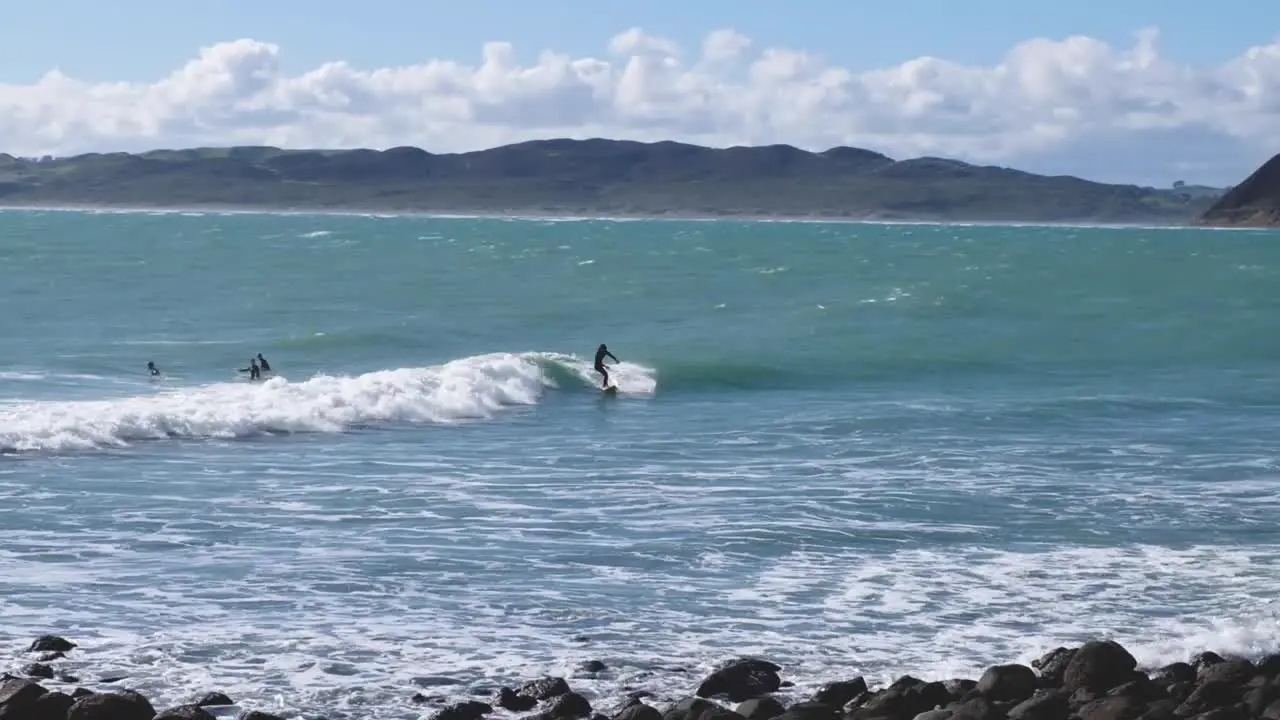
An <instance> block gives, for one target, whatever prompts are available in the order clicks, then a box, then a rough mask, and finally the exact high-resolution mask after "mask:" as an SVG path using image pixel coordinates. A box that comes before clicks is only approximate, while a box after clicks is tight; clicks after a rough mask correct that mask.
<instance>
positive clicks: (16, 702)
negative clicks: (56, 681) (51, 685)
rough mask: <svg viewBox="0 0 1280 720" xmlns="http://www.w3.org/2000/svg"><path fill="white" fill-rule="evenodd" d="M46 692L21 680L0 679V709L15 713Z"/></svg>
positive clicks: (29, 682) (31, 683)
mask: <svg viewBox="0 0 1280 720" xmlns="http://www.w3.org/2000/svg"><path fill="white" fill-rule="evenodd" d="M46 692H47V691H46V690H45V689H44V688H43V687H41V686H39V685H37V684H35V683H33V682H31V681H30V680H23V679H22V678H15V677H6V678H4V679H0V709H3V710H11V711H13V712H15V713H16V712H17V711H18V710H19V709H21V708H25V707H30V706H31V704H32V703H34V702H35V701H36V698H38V697H40V696H41V695H44V694H45V693H46Z"/></svg>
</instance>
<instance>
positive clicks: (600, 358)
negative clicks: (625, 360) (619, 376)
mask: <svg viewBox="0 0 1280 720" xmlns="http://www.w3.org/2000/svg"><path fill="white" fill-rule="evenodd" d="M606 357H611V358H613V361H614V362H615V363H616V362H622V361H621V360H619V359H618V358H617V357H615V356H614V354H613V353H611V352H609V348H608V347H606V346H605V344H604V343H600V347H598V348H596V372H598V373H600V374H601V375H603V376H604V382H602V383H600V387H602V388H607V387H609V371H608V370H605V369H604V359H605V358H606Z"/></svg>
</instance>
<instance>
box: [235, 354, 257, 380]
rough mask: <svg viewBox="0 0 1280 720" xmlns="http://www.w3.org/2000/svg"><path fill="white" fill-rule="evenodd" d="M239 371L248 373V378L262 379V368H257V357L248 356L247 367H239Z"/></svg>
mask: <svg viewBox="0 0 1280 720" xmlns="http://www.w3.org/2000/svg"><path fill="white" fill-rule="evenodd" d="M240 372H247V373H249V379H250V380H261V379H262V370H261V369H259V368H258V358H249V367H247V368H240Z"/></svg>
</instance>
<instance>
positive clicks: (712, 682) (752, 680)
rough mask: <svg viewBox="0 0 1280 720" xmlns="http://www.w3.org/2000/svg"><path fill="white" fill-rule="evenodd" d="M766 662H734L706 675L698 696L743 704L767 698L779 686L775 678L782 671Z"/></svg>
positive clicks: (777, 679)
mask: <svg viewBox="0 0 1280 720" xmlns="http://www.w3.org/2000/svg"><path fill="white" fill-rule="evenodd" d="M781 669H782V668H780V667H779V666H777V665H774V664H773V663H771V662H768V661H766V660H749V659H747V660H735V661H733V662H731V663H729V664H728V665H726V666H725V667H723V668H721V669H719V670H716V671H715V672H713V673H711V674H710V675H708V676H707V678H706V679H705V680H703V681H702V684H701V685H699V686H698V690H697V691H696V692H695V693H694V694H695V695H697V696H698V697H702V698H708V697H726V698H728V699H729V701H730V702H742V701H743V700H750V699H751V698H756V697H760V696H761V695H768V694H769V693H771V692H775V691H777V690H778V688H780V687H781V686H782V680H781V678H779V677H778V671H779V670H781Z"/></svg>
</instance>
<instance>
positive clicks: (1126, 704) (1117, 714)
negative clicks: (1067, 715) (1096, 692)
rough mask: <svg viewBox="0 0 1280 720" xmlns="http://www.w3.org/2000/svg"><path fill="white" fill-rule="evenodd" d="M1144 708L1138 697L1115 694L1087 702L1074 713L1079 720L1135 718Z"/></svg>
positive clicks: (1132, 719) (1127, 719) (1128, 719)
mask: <svg viewBox="0 0 1280 720" xmlns="http://www.w3.org/2000/svg"><path fill="white" fill-rule="evenodd" d="M1146 710H1147V706H1146V704H1145V703H1143V702H1142V701H1141V700H1139V699H1138V698H1135V697H1130V696H1128V695H1115V696H1111V697H1104V698H1099V699H1097V700H1094V701H1093V702H1091V703H1088V704H1087V705H1085V706H1084V707H1082V708H1080V709H1079V710H1078V711H1076V715H1077V716H1078V717H1079V718H1080V720H1137V718H1138V717H1140V716H1141V715H1142V713H1144V712H1146Z"/></svg>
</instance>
